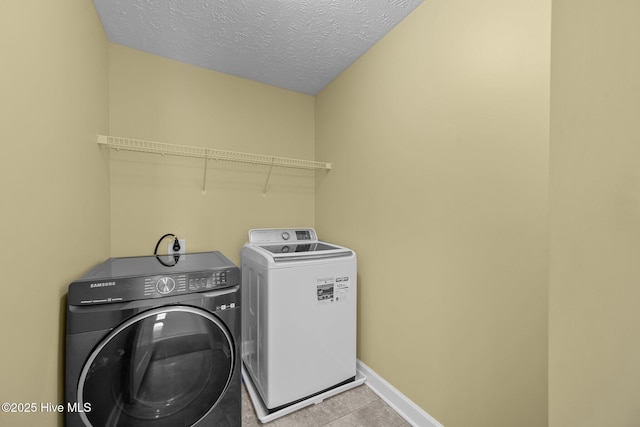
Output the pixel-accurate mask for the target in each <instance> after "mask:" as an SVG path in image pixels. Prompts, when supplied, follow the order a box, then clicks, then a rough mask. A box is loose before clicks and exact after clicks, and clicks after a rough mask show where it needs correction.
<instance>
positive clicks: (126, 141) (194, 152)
mask: <svg viewBox="0 0 640 427" xmlns="http://www.w3.org/2000/svg"><path fill="white" fill-rule="evenodd" d="M98 144H102V145H106V146H108V147H110V148H112V149H114V150H124V151H134V152H139V153H153V154H162V155H170V156H179V157H191V158H197V159H204V161H205V163H204V178H203V182H202V192H203V193H205V192H206V180H207V162H208V161H209V160H222V161H227V162H238V163H248V164H253V165H264V166H269V167H270V168H269V174H268V175H267V181H266V182H265V185H264V189H263V191H262V193H263V194H266V192H267V188H268V185H269V179H270V178H271V170H272V169H273V167H274V166H276V167H282V168H293V169H306V170H327V171H328V170H330V169H331V163H325V162H316V161H313V160H301V159H291V158H287V157H277V156H267V155H264V154H253V153H241V152H237V151H228V150H219V149H217V148H205V147H192V146H188V145H176V144H167V143H165V142H154V141H146V140H142V139H132V138H121V137H117V136H107V135H98Z"/></svg>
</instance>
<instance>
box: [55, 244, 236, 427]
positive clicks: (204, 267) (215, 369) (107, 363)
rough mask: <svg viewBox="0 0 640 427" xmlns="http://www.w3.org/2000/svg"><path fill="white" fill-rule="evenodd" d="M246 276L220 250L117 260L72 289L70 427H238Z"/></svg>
mask: <svg viewBox="0 0 640 427" xmlns="http://www.w3.org/2000/svg"><path fill="white" fill-rule="evenodd" d="M240 319H241V314H240V271H239V269H238V267H237V266H235V265H234V264H233V263H232V262H231V261H230V260H229V259H228V258H226V257H225V256H224V255H222V254H221V253H220V252H203V253H194V254H186V255H181V256H180V257H179V258H177V257H176V258H174V257H173V256H169V257H167V256H161V257H157V256H148V257H130V258H110V259H108V260H106V261H105V262H103V263H101V264H99V265H97V266H96V267H94V268H93V269H92V270H91V271H89V272H88V273H87V274H86V275H84V276H83V277H82V278H81V279H79V280H77V281H75V282H73V283H71V284H70V285H69V294H68V297H67V341H66V373H65V378H66V381H65V397H66V402H65V404H66V407H65V409H66V425H67V427H74V426H95V427H98V426H100V427H103V426H104V427H112V426H140V427H145V426H154V427H182V426H185V427H186V426H198V427H204V426H216V427H227V426H228V427H236V426H240V425H241V420H242V414H241V411H242V410H241V391H240V387H241V386H240V356H239V355H240V348H239V346H240V330H241V328H240Z"/></svg>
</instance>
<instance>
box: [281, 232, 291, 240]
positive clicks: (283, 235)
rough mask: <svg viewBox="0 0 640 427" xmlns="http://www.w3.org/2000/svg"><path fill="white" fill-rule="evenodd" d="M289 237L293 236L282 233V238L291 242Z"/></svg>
mask: <svg viewBox="0 0 640 427" xmlns="http://www.w3.org/2000/svg"><path fill="white" fill-rule="evenodd" d="M289 237H291V235H290V234H289V233H288V232H287V231H285V232H284V233H282V238H283V239H284V240H289Z"/></svg>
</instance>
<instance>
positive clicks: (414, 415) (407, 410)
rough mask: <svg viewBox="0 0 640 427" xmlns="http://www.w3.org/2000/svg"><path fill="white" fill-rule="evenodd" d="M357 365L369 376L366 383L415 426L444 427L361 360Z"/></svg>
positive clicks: (361, 371) (359, 369)
mask: <svg viewBox="0 0 640 427" xmlns="http://www.w3.org/2000/svg"><path fill="white" fill-rule="evenodd" d="M356 366H357V369H358V371H359V372H360V373H362V374H363V375H364V376H366V377H367V379H366V380H365V383H364V384H365V385H366V386H368V387H369V388H370V389H371V390H373V392H374V393H376V394H377V395H378V396H380V398H381V399H382V400H384V401H385V402H386V403H387V405H389V406H391V407H392V408H393V410H394V411H396V412H397V413H398V414H399V415H400V416H401V417H402V418H404V419H405V420H406V421H407V422H408V423H409V424H411V425H412V426H414V427H444V426H443V425H442V424H440V423H439V422H438V421H437V420H436V419H435V418H433V417H432V416H431V415H429V414H427V413H426V412H425V411H424V410H423V409H422V408H420V407H419V406H418V405H416V404H415V403H413V402H412V401H411V400H410V399H409V398H408V397H407V396H405V395H404V394H402V393H401V392H400V391H399V390H398V389H397V388H395V387H394V386H392V385H391V384H389V383H388V382H386V381H385V380H384V378H382V377H381V376H380V375H378V374H376V373H375V372H374V371H373V370H372V369H371V368H369V367H368V366H367V365H365V364H364V363H362V362H361V361H360V360H358V361H357V365H356Z"/></svg>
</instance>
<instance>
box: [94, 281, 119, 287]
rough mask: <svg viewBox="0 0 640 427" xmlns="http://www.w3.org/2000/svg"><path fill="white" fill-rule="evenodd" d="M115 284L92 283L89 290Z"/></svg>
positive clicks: (114, 283)
mask: <svg viewBox="0 0 640 427" xmlns="http://www.w3.org/2000/svg"><path fill="white" fill-rule="evenodd" d="M115 285H116V282H101V283H92V284H91V285H90V286H89V287H90V288H106V287H109V286H115Z"/></svg>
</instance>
